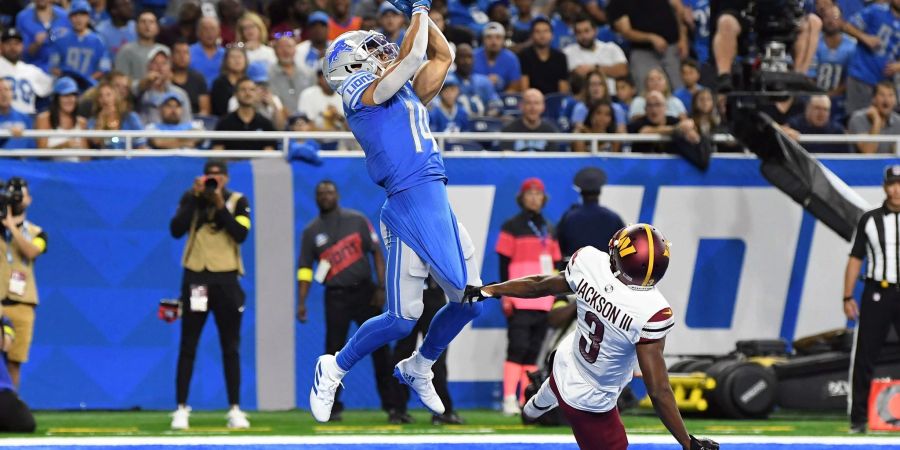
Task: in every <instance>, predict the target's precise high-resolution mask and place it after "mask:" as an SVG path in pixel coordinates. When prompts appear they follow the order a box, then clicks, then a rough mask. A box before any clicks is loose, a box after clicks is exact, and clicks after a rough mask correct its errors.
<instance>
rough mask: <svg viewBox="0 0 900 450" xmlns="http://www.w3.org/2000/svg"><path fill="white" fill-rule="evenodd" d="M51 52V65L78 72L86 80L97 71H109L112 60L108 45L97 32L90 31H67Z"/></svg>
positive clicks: (66, 71) (66, 70)
mask: <svg viewBox="0 0 900 450" xmlns="http://www.w3.org/2000/svg"><path fill="white" fill-rule="evenodd" d="M53 47H54V51H53V53H51V54H50V67H55V68H59V69H60V70H61V71H62V72H63V73H77V74H79V75H81V76H82V77H84V79H85V80H89V79H91V78H92V77H91V75H93V74H95V73H97V72H109V71H110V69H112V61H111V60H110V58H109V53H108V52H107V51H106V45H105V44H104V43H103V40H102V39H100V36H98V35H97V34H96V33H93V32H90V31H88V32H87V33H85V34H84V35H81V36H79V35H77V34H75V33H74V32H72V33H67V34H66V35H65V36H63V37H62V38H60V39H57V40H56V42H55V43H54V45H53Z"/></svg>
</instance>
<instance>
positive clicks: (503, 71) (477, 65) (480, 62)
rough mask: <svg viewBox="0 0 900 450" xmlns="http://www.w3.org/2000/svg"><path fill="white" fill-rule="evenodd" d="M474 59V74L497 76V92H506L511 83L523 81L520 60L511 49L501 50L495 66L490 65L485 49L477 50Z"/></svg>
mask: <svg viewBox="0 0 900 450" xmlns="http://www.w3.org/2000/svg"><path fill="white" fill-rule="evenodd" d="M472 59H473V65H472V72H475V73H480V74H482V75H485V76H489V75H496V76H497V83H495V84H494V89H496V90H497V92H503V91H505V90H506V88H507V87H508V86H509V84H510V83H512V82H514V81H519V80H520V79H522V66H521V65H519V58H518V57H517V56H516V54H515V53H513V52H512V50H510V49H507V48H504V49H501V50H500V53H499V54H498V55H497V59H496V60H494V64H493V65H491V64H490V63H488V58H487V52H486V51H485V50H484V47H481V48H477V49H475V51H474V52H473V54H472Z"/></svg>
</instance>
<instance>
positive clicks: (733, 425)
mask: <svg viewBox="0 0 900 450" xmlns="http://www.w3.org/2000/svg"><path fill="white" fill-rule="evenodd" d="M412 415H413V417H414V418H415V420H416V422H415V423H413V424H410V425H391V424H388V423H387V416H386V415H385V413H383V412H381V411H348V412H345V413H344V420H343V421H342V422H338V423H328V424H319V423H316V422H314V421H313V419H312V416H310V414H309V412H308V411H299V410H295V411H285V412H254V413H250V421H251V423H252V428H251V429H250V430H247V431H231V430H228V429H227V428H225V412H224V411H199V412H193V413H192V414H191V429H190V430H188V431H180V432H173V431H170V430H169V420H170V417H169V413H168V412H166V411H102V412H98V411H65V412H58V411H52V412H51V411H39V412H36V413H35V418H36V420H37V422H38V430H37V433H35V434H34V436H73V437H74V436H171V435H184V436H207V435H228V434H233V435H300V436H303V435H307V436H308V435H329V434H331V435H359V434H440V433H452V434H481V433H490V434H493V433H510V434H523V433H524V434H528V433H536V434H537V433H550V434H553V433H557V434H558V433H569V432H570V431H569V429H568V428H565V427H538V426H525V425H522V423H521V421H520V420H519V419H518V418H517V417H504V416H502V415H501V414H500V413H499V412H497V411H486V410H467V411H461V412H460V415H461V416H462V417H463V418H464V419H465V420H466V425H452V426H433V425H431V420H430V418H431V416H430V415H428V414H427V413H426V412H424V411H420V410H417V411H412ZM623 421H624V422H625V427H626V428H627V429H628V432H629V433H631V434H666V430H665V428H663V426H662V424H661V423H660V421H659V419H657V417H656V416H655V415H653V413H652V412H651V411H636V412H628V413H626V414H625V415H624V416H623ZM686 422H687V426H688V429H689V430H691V432H693V433H697V434H702V435H713V436H721V435H729V434H734V435H767V436H846V435H847V422H846V419H845V416H843V415H839V414H834V415H823V414H818V415H810V414H799V413H790V414H785V413H781V414H776V415H773V416H772V417H771V418H769V419H768V420H746V421H736V420H713V419H704V418H687V419H686ZM891 436H894V435H891Z"/></svg>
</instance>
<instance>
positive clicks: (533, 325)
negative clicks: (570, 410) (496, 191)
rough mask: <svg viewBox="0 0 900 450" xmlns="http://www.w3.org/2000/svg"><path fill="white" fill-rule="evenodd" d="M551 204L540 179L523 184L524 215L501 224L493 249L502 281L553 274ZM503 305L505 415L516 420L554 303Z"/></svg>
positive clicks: (555, 246)
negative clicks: (548, 217)
mask: <svg viewBox="0 0 900 450" xmlns="http://www.w3.org/2000/svg"><path fill="white" fill-rule="evenodd" d="M547 200H548V197H547V193H546V191H545V189H544V182H543V181H541V179H540V178H528V179H527V180H525V181H523V182H522V186H521V187H520V188H519V193H518V195H517V196H516V203H518V205H519V207H520V208H521V211H520V212H519V214H516V215H515V216H514V217H513V218H511V219H509V220H507V221H506V222H504V223H503V226H502V227H501V228H500V236H499V237H498V238H497V245H496V247H495V250H496V251H497V255H499V257H500V280H501V281H506V280H511V279H514V278H519V277H524V276H530V275H549V274H552V273H554V272H555V264H556V263H558V262H559V261H561V260H562V255H561V253H560V251H559V243H558V242H557V241H556V233H555V232H554V229H553V225H552V224H551V223H550V221H548V220H546V219H545V218H544V216H543V215H542V214H541V211H542V210H543V209H544V207H545V206H546V205H547ZM502 304H503V313H504V314H506V317H507V323H508V325H507V338H508V346H507V348H506V362H505V363H504V364H503V413H504V414H507V415H515V414H518V413H519V407H520V405H521V404H523V403H524V402H525V399H524V392H525V387H526V386H528V384H529V380H528V372H534V371H536V370H537V357H538V351H539V350H540V348H541V343H542V342H543V340H544V336H545V335H546V334H547V312H548V311H550V308H551V307H552V306H553V297H551V296H547V297H542V298H539V299H535V300H530V299H529V300H526V299H523V298H519V297H516V296H507V297H503V299H502ZM517 385H518V386H519V389H518V390H517V389H516V386H517Z"/></svg>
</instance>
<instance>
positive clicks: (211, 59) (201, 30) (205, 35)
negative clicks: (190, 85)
mask: <svg viewBox="0 0 900 450" xmlns="http://www.w3.org/2000/svg"><path fill="white" fill-rule="evenodd" d="M221 31H222V28H221V25H220V24H219V20H218V19H216V18H215V17H210V16H203V17H201V18H200V20H198V21H197V42H196V43H195V44H193V45H191V69H194V70H196V71H197V72H200V74H201V75H203V77H204V78H206V88H207V89H210V90H212V87H213V85H212V84H213V81H215V79H216V77H218V76H219V72H220V71H221V68H222V60H223V59H225V49H224V48H223V47H222V46H221V45H219V36H220V35H221ZM213 99H215V95H213ZM215 111H216V108H215V107H213V114H215Z"/></svg>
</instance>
